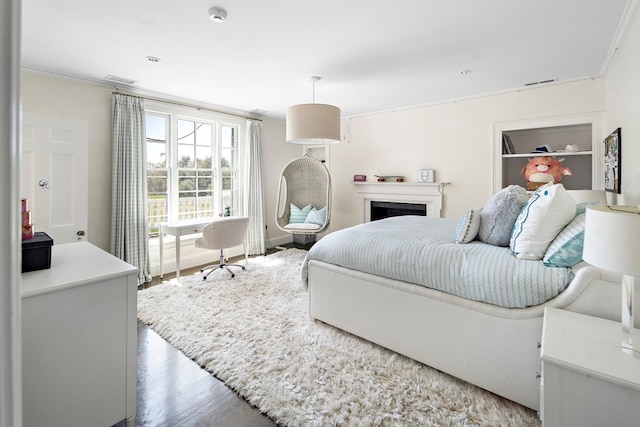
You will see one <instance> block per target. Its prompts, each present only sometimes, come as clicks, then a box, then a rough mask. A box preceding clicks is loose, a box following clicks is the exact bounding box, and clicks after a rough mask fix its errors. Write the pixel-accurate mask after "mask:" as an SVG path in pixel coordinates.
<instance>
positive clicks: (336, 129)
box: [287, 104, 340, 145]
mask: <svg viewBox="0 0 640 427" xmlns="http://www.w3.org/2000/svg"><path fill="white" fill-rule="evenodd" d="M287 142H290V143H292V144H314V145H315V144H317V145H324V144H337V143H338V142H340V109H339V108H338V107H335V106H333V105H327V104H299V105H293V106H291V107H289V108H288V109H287Z"/></svg>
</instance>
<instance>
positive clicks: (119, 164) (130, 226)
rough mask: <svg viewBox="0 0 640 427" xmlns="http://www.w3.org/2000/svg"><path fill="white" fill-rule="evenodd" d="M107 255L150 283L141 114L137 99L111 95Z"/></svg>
mask: <svg viewBox="0 0 640 427" xmlns="http://www.w3.org/2000/svg"><path fill="white" fill-rule="evenodd" d="M112 107H113V119H112V135H113V147H112V148H113V153H112V177H111V179H112V184H111V185H112V191H111V253H112V254H113V255H115V256H117V257H118V258H120V259H122V260H124V261H126V262H128V263H129V264H131V265H133V266H134V267H137V268H138V285H141V284H143V283H146V282H150V281H151V268H150V261H149V240H148V234H149V233H148V219H147V172H146V159H147V155H146V142H145V112H144V104H143V100H142V99H141V98H137V97H133V96H127V95H120V94H114V95H113V100H112Z"/></svg>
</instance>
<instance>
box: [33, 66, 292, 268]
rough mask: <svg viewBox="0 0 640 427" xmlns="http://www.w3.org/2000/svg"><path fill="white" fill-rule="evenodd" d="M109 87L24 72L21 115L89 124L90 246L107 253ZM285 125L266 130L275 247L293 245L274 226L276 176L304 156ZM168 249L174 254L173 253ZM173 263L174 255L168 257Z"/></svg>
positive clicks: (268, 214)
mask: <svg viewBox="0 0 640 427" xmlns="http://www.w3.org/2000/svg"><path fill="white" fill-rule="evenodd" d="M112 92H113V89H112V88H110V87H108V86H102V85H99V84H94V83H89V82H84V81H80V80H74V79H67V78H61V77H57V76H53V75H48V74H42V73H34V72H28V71H23V73H22V96H23V104H22V109H23V110H24V111H29V112H33V113H41V114H49V115H53V116H59V117H62V118H75V119H81V120H86V121H88V122H89V171H90V172H89V200H88V203H89V225H88V240H89V241H90V242H91V243H93V244H95V245H96V246H98V247H100V248H102V249H104V250H107V251H108V250H109V246H110V228H111V95H112ZM284 134H285V126H284V123H283V122H276V121H271V120H264V121H263V125H262V139H263V155H264V171H265V193H266V220H267V232H268V235H269V236H270V238H271V240H275V242H274V244H280V243H282V242H283V241H290V240H291V236H290V235H288V234H286V233H283V232H280V231H279V230H278V229H277V227H276V225H275V221H274V212H275V197H276V193H277V188H278V176H279V174H280V171H281V170H282V167H284V165H285V164H286V163H287V162H288V161H289V160H291V159H293V158H295V157H297V156H299V155H300V154H301V148H300V147H299V146H292V145H291V144H286V143H285V140H284V139H285V135H284ZM169 249H170V248H169ZM169 257H170V255H169Z"/></svg>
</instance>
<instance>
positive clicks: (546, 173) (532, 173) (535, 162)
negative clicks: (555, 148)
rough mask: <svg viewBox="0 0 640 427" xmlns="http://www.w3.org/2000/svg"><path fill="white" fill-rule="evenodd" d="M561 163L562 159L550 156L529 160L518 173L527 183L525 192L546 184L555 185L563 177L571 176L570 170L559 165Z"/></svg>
mask: <svg viewBox="0 0 640 427" xmlns="http://www.w3.org/2000/svg"><path fill="white" fill-rule="evenodd" d="M562 161H564V159H556V158H555V157H551V156H539V157H534V158H532V159H529V162H527V164H526V165H525V166H524V167H523V168H522V171H520V173H521V174H522V176H524V179H525V180H526V181H527V190H529V191H533V190H535V189H537V188H538V187H540V186H541V185H544V184H546V183H547V182H553V183H554V184H557V183H559V182H560V180H561V179H562V177H563V176H564V175H572V174H573V172H571V169H569V168H567V167H562V164H561V163H560V162H562Z"/></svg>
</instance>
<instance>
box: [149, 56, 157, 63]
mask: <svg viewBox="0 0 640 427" xmlns="http://www.w3.org/2000/svg"><path fill="white" fill-rule="evenodd" d="M147 61H149V62H160V58H158V57H157V56H147Z"/></svg>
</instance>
